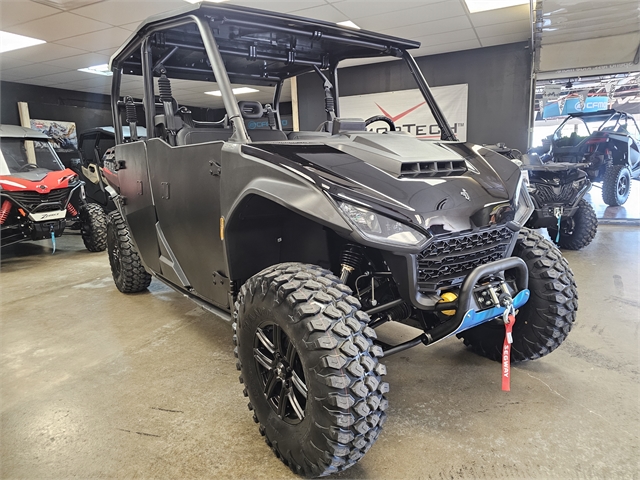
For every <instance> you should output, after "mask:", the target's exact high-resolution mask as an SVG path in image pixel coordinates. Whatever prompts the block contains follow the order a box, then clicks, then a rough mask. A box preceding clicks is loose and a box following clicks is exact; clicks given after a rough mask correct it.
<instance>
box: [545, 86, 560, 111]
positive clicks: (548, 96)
mask: <svg viewBox="0 0 640 480" xmlns="http://www.w3.org/2000/svg"><path fill="white" fill-rule="evenodd" d="M561 96H562V85H545V86H544V90H543V91H542V106H543V107H546V106H547V105H548V104H549V103H552V102H557V101H558V100H559V99H560V97H561Z"/></svg>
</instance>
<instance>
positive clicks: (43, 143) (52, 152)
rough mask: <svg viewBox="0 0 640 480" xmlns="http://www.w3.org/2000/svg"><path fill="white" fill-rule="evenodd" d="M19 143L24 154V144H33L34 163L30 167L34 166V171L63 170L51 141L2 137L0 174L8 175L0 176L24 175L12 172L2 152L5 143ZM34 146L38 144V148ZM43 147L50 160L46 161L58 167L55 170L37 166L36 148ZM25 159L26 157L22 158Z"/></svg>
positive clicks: (0, 140) (0, 144)
mask: <svg viewBox="0 0 640 480" xmlns="http://www.w3.org/2000/svg"><path fill="white" fill-rule="evenodd" d="M8 142H9V143H14V142H15V143H20V144H21V148H24V149H25V153H26V146H25V144H26V142H32V143H33V144H34V149H35V150H36V163H35V164H32V165H36V166H37V168H36V169H34V170H46V171H49V172H58V171H62V170H64V169H65V166H64V165H63V164H62V161H61V160H60V157H58V154H57V153H56V151H55V150H54V148H53V147H52V146H51V141H43V139H41V138H38V139H30V138H22V137H3V138H1V139H0V162H1V165H0V172H8V173H0V175H7V176H11V175H15V174H19V173H24V172H20V171H19V170H18V171H12V170H11V168H10V167H9V163H8V162H7V159H6V158H5V155H4V152H3V151H2V150H3V145H6V144H7V143H8ZM35 144H38V147H36V145H35ZM42 147H44V149H45V150H47V151H48V152H49V155H50V158H49V159H48V161H49V160H50V161H52V162H53V163H54V164H55V165H56V166H57V167H59V168H58V169H56V170H52V169H51V168H48V167H44V166H41V165H39V164H38V155H37V150H38V148H42ZM14 159H15V157H14ZM24 159H26V157H25V158H24ZM30 163H31V162H29V161H28V159H27V161H26V162H25V163H24V165H22V166H21V167H20V168H22V167H24V166H26V165H28V164H30Z"/></svg>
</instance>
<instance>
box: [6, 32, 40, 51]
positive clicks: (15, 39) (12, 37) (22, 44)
mask: <svg viewBox="0 0 640 480" xmlns="http://www.w3.org/2000/svg"><path fill="white" fill-rule="evenodd" d="M43 43H47V42H45V41H44V40H38V39H37V38H31V37H25V36H23V35H16V34H15V33H9V32H0V53H4V52H10V51H11V50H18V49H20V48H27V47H32V46H34V45H40V44H43Z"/></svg>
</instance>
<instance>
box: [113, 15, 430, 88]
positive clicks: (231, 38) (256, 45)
mask: <svg viewBox="0 0 640 480" xmlns="http://www.w3.org/2000/svg"><path fill="white" fill-rule="evenodd" d="M190 16H197V17H199V18H201V19H203V20H205V21H206V22H207V23H209V25H211V27H212V32H213V35H214V37H215V39H216V42H217V43H218V48H219V50H220V53H221V55H222V58H223V60H224V63H225V66H226V69H227V73H228V75H229V78H230V79H231V81H232V82H237V83H260V84H265V83H272V84H273V83H275V82H277V81H280V80H283V79H285V78H289V77H292V76H296V75H299V74H301V73H304V72H307V71H311V70H312V69H313V66H314V65H317V66H318V67H320V68H327V67H328V66H330V65H334V64H337V63H338V62H339V61H340V60H343V59H346V58H368V57H380V56H390V55H391V56H400V55H401V54H402V51H403V50H407V49H413V48H418V47H420V43H419V42H415V41H412V40H404V39H401V38H396V37H390V36H387V35H382V34H378V33H373V32H369V31H366V30H357V29H353V28H349V27H341V26H339V25H337V24H334V23H330V22H324V21H320V20H311V19H308V18H303V17H297V16H293V15H286V14H283V13H275V12H268V11H265V10H258V9H253V8H247V7H241V6H236V5H226V4H225V5H219V4H214V5H212V4H206V3H201V4H196V5H192V6H187V7H185V8H183V9H180V10H177V11H174V12H169V13H164V14H161V15H156V16H153V17H150V18H148V19H147V20H145V21H144V22H143V23H142V24H140V26H139V27H138V28H137V30H136V31H135V32H134V33H133V34H132V35H131V36H130V37H129V39H128V40H127V41H126V43H125V44H124V45H123V46H122V47H120V49H118V51H117V52H116V53H115V54H114V55H113V56H112V57H111V67H112V68H113V67H114V66H116V67H117V66H121V67H123V68H124V73H125V74H133V75H140V74H141V73H142V68H141V54H140V48H138V47H139V44H140V43H141V41H142V40H143V39H144V38H145V37H146V36H147V35H149V34H150V33H152V32H154V31H157V30H158V29H160V28H161V27H162V25H166V24H167V23H168V22H171V21H172V20H178V19H183V18H188V17H190ZM151 46H152V56H153V64H154V65H157V63H158V62H160V61H162V63H163V65H164V66H165V68H166V69H167V73H168V75H169V77H173V78H184V79H192V80H209V81H213V80H214V79H213V78H212V77H213V74H212V72H211V68H210V66H209V65H208V58H207V56H206V52H205V51H204V47H203V44H202V40H201V38H200V35H199V33H198V30H197V28H196V26H195V25H194V24H193V23H187V24H185V25H182V26H178V27H172V28H170V29H168V30H163V34H162V35H161V36H158V35H156V36H155V39H154V41H152V42H151ZM167 55H168V56H167ZM156 74H157V71H156Z"/></svg>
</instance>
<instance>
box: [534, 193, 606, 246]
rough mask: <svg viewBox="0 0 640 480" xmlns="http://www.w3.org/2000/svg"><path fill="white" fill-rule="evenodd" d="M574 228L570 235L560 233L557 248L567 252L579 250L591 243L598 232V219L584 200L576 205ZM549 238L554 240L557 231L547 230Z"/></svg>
mask: <svg viewBox="0 0 640 480" xmlns="http://www.w3.org/2000/svg"><path fill="white" fill-rule="evenodd" d="M573 220H574V222H575V227H574V229H573V233H572V234H571V235H563V234H562V232H560V241H559V242H558V246H559V247H560V248H566V249H567V250H580V249H581V248H584V247H586V246H587V245H589V244H590V243H591V241H592V240H593V239H594V237H595V236H596V232H597V231H598V217H597V216H596V212H595V210H594V209H593V207H592V206H591V204H590V203H589V202H587V201H586V200H585V199H584V198H583V199H582V200H580V202H579V203H578V210H576V213H574V214H573ZM547 230H548V232H549V236H550V237H551V238H556V234H557V232H558V230H557V229H553V228H548V229H547Z"/></svg>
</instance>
